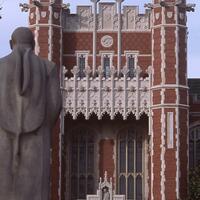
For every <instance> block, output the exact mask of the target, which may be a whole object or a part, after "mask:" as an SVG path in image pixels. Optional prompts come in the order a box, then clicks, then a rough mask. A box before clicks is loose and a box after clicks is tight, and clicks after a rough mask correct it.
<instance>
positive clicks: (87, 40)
mask: <svg viewBox="0 0 200 200" xmlns="http://www.w3.org/2000/svg"><path fill="white" fill-rule="evenodd" d="M104 35H109V36H111V37H112V38H113V45H112V46H111V47H109V48H105V47H103V46H102V45H101V38H102V37H103V36H104ZM92 41H93V38H92V33H91V32H90V33H85V32H65V33H64V36H63V54H64V58H63V60H64V61H63V63H64V65H65V66H67V68H68V69H72V68H73V66H74V65H75V62H74V61H75V60H76V58H75V56H76V55H75V53H76V51H78V50H80V51H81V50H86V51H89V54H90V55H89V59H88V65H89V66H92V65H93V63H92V51H93V49H92V48H93V45H92ZM101 51H112V52H113V53H114V56H113V65H114V66H115V67H117V32H115V33H113V32H103V33H102V32H101V33H97V58H96V62H97V65H96V66H97V67H98V66H99V65H101V56H100V55H99V54H100V52H101ZM124 51H139V54H141V55H144V54H146V55H148V56H139V57H138V65H139V66H140V67H141V68H142V70H143V73H144V72H146V70H147V68H148V66H150V65H151V33H150V32H143V33H137V32H135V33H134V32H131V33H122V65H121V66H122V67H123V66H124V65H125V64H126V57H125V55H124ZM66 54H68V56H66ZM69 55H71V56H69Z"/></svg>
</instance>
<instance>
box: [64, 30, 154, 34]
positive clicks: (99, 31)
mask: <svg viewBox="0 0 200 200" xmlns="http://www.w3.org/2000/svg"><path fill="white" fill-rule="evenodd" d="M63 32H64V33H73V32H74V33H92V30H68V29H63ZM121 32H122V33H151V29H148V30H146V31H144V30H123V29H122V30H121ZM97 33H117V30H97Z"/></svg>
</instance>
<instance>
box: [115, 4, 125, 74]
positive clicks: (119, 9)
mask: <svg viewBox="0 0 200 200" xmlns="http://www.w3.org/2000/svg"><path fill="white" fill-rule="evenodd" d="M123 1H124V0H116V3H117V7H118V35H117V74H118V75H119V74H120V69H121V54H122V47H121V46H122V41H121V39H122V17H121V5H122V2H123Z"/></svg>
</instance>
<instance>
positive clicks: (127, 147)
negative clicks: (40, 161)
mask: <svg viewBox="0 0 200 200" xmlns="http://www.w3.org/2000/svg"><path fill="white" fill-rule="evenodd" d="M65 123H66V126H65V127H66V130H65V133H66V134H65V136H66V138H65V142H66V145H65V147H66V158H65V159H66V161H65V163H66V169H65V171H66V200H80V199H81V200H84V199H86V195H87V194H96V190H97V188H98V180H99V178H100V177H102V178H103V176H104V172H105V171H107V172H108V177H109V178H110V177H111V178H112V180H113V190H114V192H115V194H125V195H126V200H135V199H136V200H142V199H145V198H146V197H148V191H149V189H148V183H147V180H148V160H149V155H148V139H147V138H148V118H147V117H146V116H144V117H142V118H141V119H140V120H135V119H133V118H131V119H127V120H122V119H121V118H119V119H117V118H116V119H114V120H110V118H107V117H105V118H103V119H102V120H98V119H96V118H91V119H89V120H85V119H84V118H78V119H77V120H72V119H69V118H67V119H66V120H65Z"/></svg>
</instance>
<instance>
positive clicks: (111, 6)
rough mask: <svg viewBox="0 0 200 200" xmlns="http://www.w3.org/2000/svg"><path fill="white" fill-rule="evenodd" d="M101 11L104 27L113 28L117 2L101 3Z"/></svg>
mask: <svg viewBox="0 0 200 200" xmlns="http://www.w3.org/2000/svg"><path fill="white" fill-rule="evenodd" d="M99 12H100V16H101V18H102V29H106V30H110V29H111V30H112V29H113V22H114V15H115V13H116V4H115V3H100V4H99Z"/></svg>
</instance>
